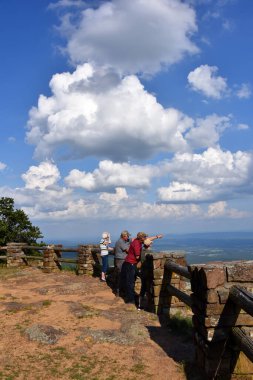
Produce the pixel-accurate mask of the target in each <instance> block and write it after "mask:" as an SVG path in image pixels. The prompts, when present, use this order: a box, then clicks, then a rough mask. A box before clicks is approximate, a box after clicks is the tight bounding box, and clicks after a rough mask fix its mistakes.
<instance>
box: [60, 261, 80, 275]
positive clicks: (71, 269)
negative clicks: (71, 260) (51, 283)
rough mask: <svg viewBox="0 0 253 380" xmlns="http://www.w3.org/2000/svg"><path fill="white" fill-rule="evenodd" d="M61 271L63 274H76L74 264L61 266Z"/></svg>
mask: <svg viewBox="0 0 253 380" xmlns="http://www.w3.org/2000/svg"><path fill="white" fill-rule="evenodd" d="M61 269H62V270H63V271H65V272H74V273H76V270H77V268H76V265H75V264H65V263H63V264H62V266H61Z"/></svg>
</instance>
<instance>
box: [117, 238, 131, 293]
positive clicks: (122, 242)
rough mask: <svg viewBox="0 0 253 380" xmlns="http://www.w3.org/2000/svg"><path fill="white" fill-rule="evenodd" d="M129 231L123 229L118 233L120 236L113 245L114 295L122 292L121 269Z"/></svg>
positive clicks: (128, 240) (126, 251)
mask: <svg viewBox="0 0 253 380" xmlns="http://www.w3.org/2000/svg"><path fill="white" fill-rule="evenodd" d="M129 237H130V233H129V232H128V231H127V230H124V231H122V232H121V234H120V238H119V239H118V240H117V241H116V244H115V247H114V255H115V258H114V267H115V294H116V296H118V295H121V294H122V293H123V286H122V281H121V269H122V265H123V263H124V261H125V258H126V255H127V253H128V249H129V246H130V239H129Z"/></svg>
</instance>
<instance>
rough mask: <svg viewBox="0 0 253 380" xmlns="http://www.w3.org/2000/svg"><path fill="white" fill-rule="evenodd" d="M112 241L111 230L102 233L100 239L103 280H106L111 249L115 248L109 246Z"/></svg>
mask: <svg viewBox="0 0 253 380" xmlns="http://www.w3.org/2000/svg"><path fill="white" fill-rule="evenodd" d="M110 243H111V238H110V234H109V232H103V233H102V239H101V240H100V254H101V258H102V273H101V278H100V279H101V281H103V282H105V281H106V273H107V270H108V255H109V251H112V250H113V248H111V247H109V244H110Z"/></svg>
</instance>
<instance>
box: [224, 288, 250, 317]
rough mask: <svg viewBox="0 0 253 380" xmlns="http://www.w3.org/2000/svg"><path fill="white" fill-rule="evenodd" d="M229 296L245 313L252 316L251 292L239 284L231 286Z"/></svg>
mask: <svg viewBox="0 0 253 380" xmlns="http://www.w3.org/2000/svg"><path fill="white" fill-rule="evenodd" d="M229 297H230V299H232V301H233V302H234V303H235V304H236V305H237V306H239V307H240V308H241V309H243V310H244V311H246V313H248V314H250V315H251V316H253V294H252V293H250V292H248V291H247V290H246V289H244V288H242V287H240V286H233V287H232V288H231V289H230V291H229Z"/></svg>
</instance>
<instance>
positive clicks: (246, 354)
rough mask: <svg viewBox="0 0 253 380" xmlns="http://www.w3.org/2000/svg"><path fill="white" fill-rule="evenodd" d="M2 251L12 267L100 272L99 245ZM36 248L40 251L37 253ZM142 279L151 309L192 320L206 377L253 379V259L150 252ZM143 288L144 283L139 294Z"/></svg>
mask: <svg viewBox="0 0 253 380" xmlns="http://www.w3.org/2000/svg"><path fill="white" fill-rule="evenodd" d="M0 250H1V251H5V252H6V255H1V256H0V259H2V260H6V263H7V267H15V266H25V265H30V262H34V263H36V261H38V262H39V267H41V269H42V270H43V271H44V272H45V273H52V272H57V271H59V270H60V269H61V264H62V263H68V264H69V263H70V264H75V265H76V272H77V274H94V273H96V272H97V273H98V272H99V270H100V259H99V255H98V253H99V245H91V244H90V245H80V246H78V247H76V248H64V247H63V246H62V245H49V246H43V247H37V246H27V245H26V244H23V243H19V244H18V243H10V244H8V245H7V246H6V247H0ZM31 250H32V251H37V252H39V253H37V255H36V256H35V255H31V254H29V252H31ZM64 252H76V254H77V255H76V258H75V259H74V258H71V259H70V258H64V257H62V255H63V253H64ZM36 265H38V263H37V264H36ZM142 281H144V282H145V285H146V289H147V308H148V309H149V310H150V311H153V312H155V313H158V314H160V313H166V314H168V316H169V317H171V316H173V315H177V314H178V313H180V314H181V315H183V316H191V317H192V322H193V335H194V344H195V356H196V362H197V364H198V366H199V367H200V368H202V370H203V372H204V374H205V375H204V379H220V380H227V379H229V380H253V363H252V362H253V340H252V337H253V294H252V291H253V261H233V262H214V263H208V264H195V265H187V263H186V260H185V256H184V254H183V253H180V252H160V253H152V252H150V253H149V252H147V254H146V256H145V260H144V262H143V264H142ZM140 286H141V282H140V279H138V280H137V281H136V290H137V292H138V291H139V289H140Z"/></svg>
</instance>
